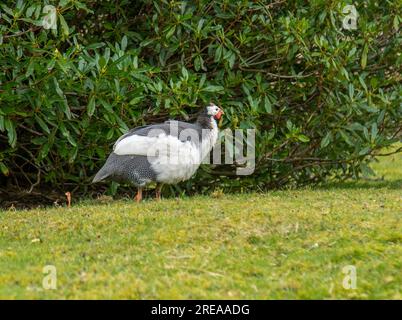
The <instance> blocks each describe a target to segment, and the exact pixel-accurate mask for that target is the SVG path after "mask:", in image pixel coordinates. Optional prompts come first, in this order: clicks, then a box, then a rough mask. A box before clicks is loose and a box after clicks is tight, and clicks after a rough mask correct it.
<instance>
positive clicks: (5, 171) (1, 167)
mask: <svg viewBox="0 0 402 320" xmlns="http://www.w3.org/2000/svg"><path fill="white" fill-rule="evenodd" d="M0 171H1V173H2V174H3V175H5V176H8V175H9V174H10V171H9V170H8V168H7V167H6V165H5V164H4V163H3V162H0Z"/></svg>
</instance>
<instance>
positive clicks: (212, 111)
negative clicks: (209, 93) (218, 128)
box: [205, 102, 225, 120]
mask: <svg viewBox="0 0 402 320" xmlns="http://www.w3.org/2000/svg"><path fill="white" fill-rule="evenodd" d="M205 113H206V114H207V115H208V116H212V117H214V118H215V119H216V120H219V119H220V118H221V117H222V115H223V114H225V113H224V112H223V110H222V109H221V108H219V107H218V106H216V105H215V104H213V103H212V102H211V103H210V104H209V106H207V107H205Z"/></svg>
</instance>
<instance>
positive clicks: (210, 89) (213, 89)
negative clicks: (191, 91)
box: [202, 85, 224, 92]
mask: <svg viewBox="0 0 402 320" xmlns="http://www.w3.org/2000/svg"><path fill="white" fill-rule="evenodd" d="M223 89H224V88H223V87H222V86H213V85H210V86H206V87H205V88H202V91H206V92H220V91H223Z"/></svg>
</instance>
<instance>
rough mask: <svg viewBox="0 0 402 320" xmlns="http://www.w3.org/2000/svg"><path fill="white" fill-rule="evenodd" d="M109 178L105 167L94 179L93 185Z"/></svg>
mask: <svg viewBox="0 0 402 320" xmlns="http://www.w3.org/2000/svg"><path fill="white" fill-rule="evenodd" d="M108 176H109V173H108V172H107V170H105V166H103V167H102V168H101V169H100V170H99V171H98V173H97V174H96V175H95V177H94V179H93V180H92V183H97V182H99V181H102V180H103V179H106V178H107V177H108Z"/></svg>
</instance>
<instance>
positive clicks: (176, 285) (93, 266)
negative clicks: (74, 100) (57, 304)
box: [0, 154, 402, 299]
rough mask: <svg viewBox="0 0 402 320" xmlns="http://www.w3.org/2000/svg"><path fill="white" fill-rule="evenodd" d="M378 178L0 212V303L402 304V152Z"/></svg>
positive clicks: (385, 163) (380, 167)
mask: <svg viewBox="0 0 402 320" xmlns="http://www.w3.org/2000/svg"><path fill="white" fill-rule="evenodd" d="M373 168H374V170H375V171H376V172H377V177H382V176H384V179H383V180H379V181H358V182H350V183H349V182H348V183H343V184H335V185H331V186H327V187H323V188H319V189H302V190H292V191H275V192H269V193H267V194H257V193H250V194H240V195H221V194H219V193H217V194H215V195H214V196H199V197H188V198H182V199H167V200H163V201H162V202H160V203H157V202H154V201H153V200H147V201H145V202H144V203H142V204H140V205H137V204H136V203H133V202H132V201H129V200H126V201H124V200H121V201H111V202H106V203H100V202H93V201H92V202H86V203H81V204H78V205H75V206H74V207H73V208H71V209H67V208H52V209H46V210H45V209H38V210H29V211H1V212H0V298H7V299H12V298H17V299H20V298H27V299H37V298H40V299H48V298H50V299H71V298H73V299H76V298H84V299H94V298H106V299H108V298H123V299H126V298H130V299H131V298H133V299H154V298H159V299H181V298H189V299H243V298H244V299H277V298H280V299H300V298H306V299H344V298H357V299H366V298H368V299H385V298H390V299H402V293H401V292H402V290H401V289H402V272H401V270H402V231H401V230H402V221H401V218H402V192H401V188H402V183H401V181H402V157H401V154H398V155H393V156H391V157H387V158H383V159H382V160H381V162H379V163H377V164H374V165H373ZM38 239H40V241H39V240H38ZM45 265H54V266H56V268H57V279H58V282H57V286H58V287H57V289H56V290H44V289H43V288H42V279H43V277H44V274H43V273H42V269H43V267H44V266H45ZM347 265H353V266H355V267H356V270H357V288H356V289H351V290H347V289H344V288H343V286H342V281H343V278H344V276H345V274H343V273H342V268H343V267H344V266H347Z"/></svg>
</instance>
